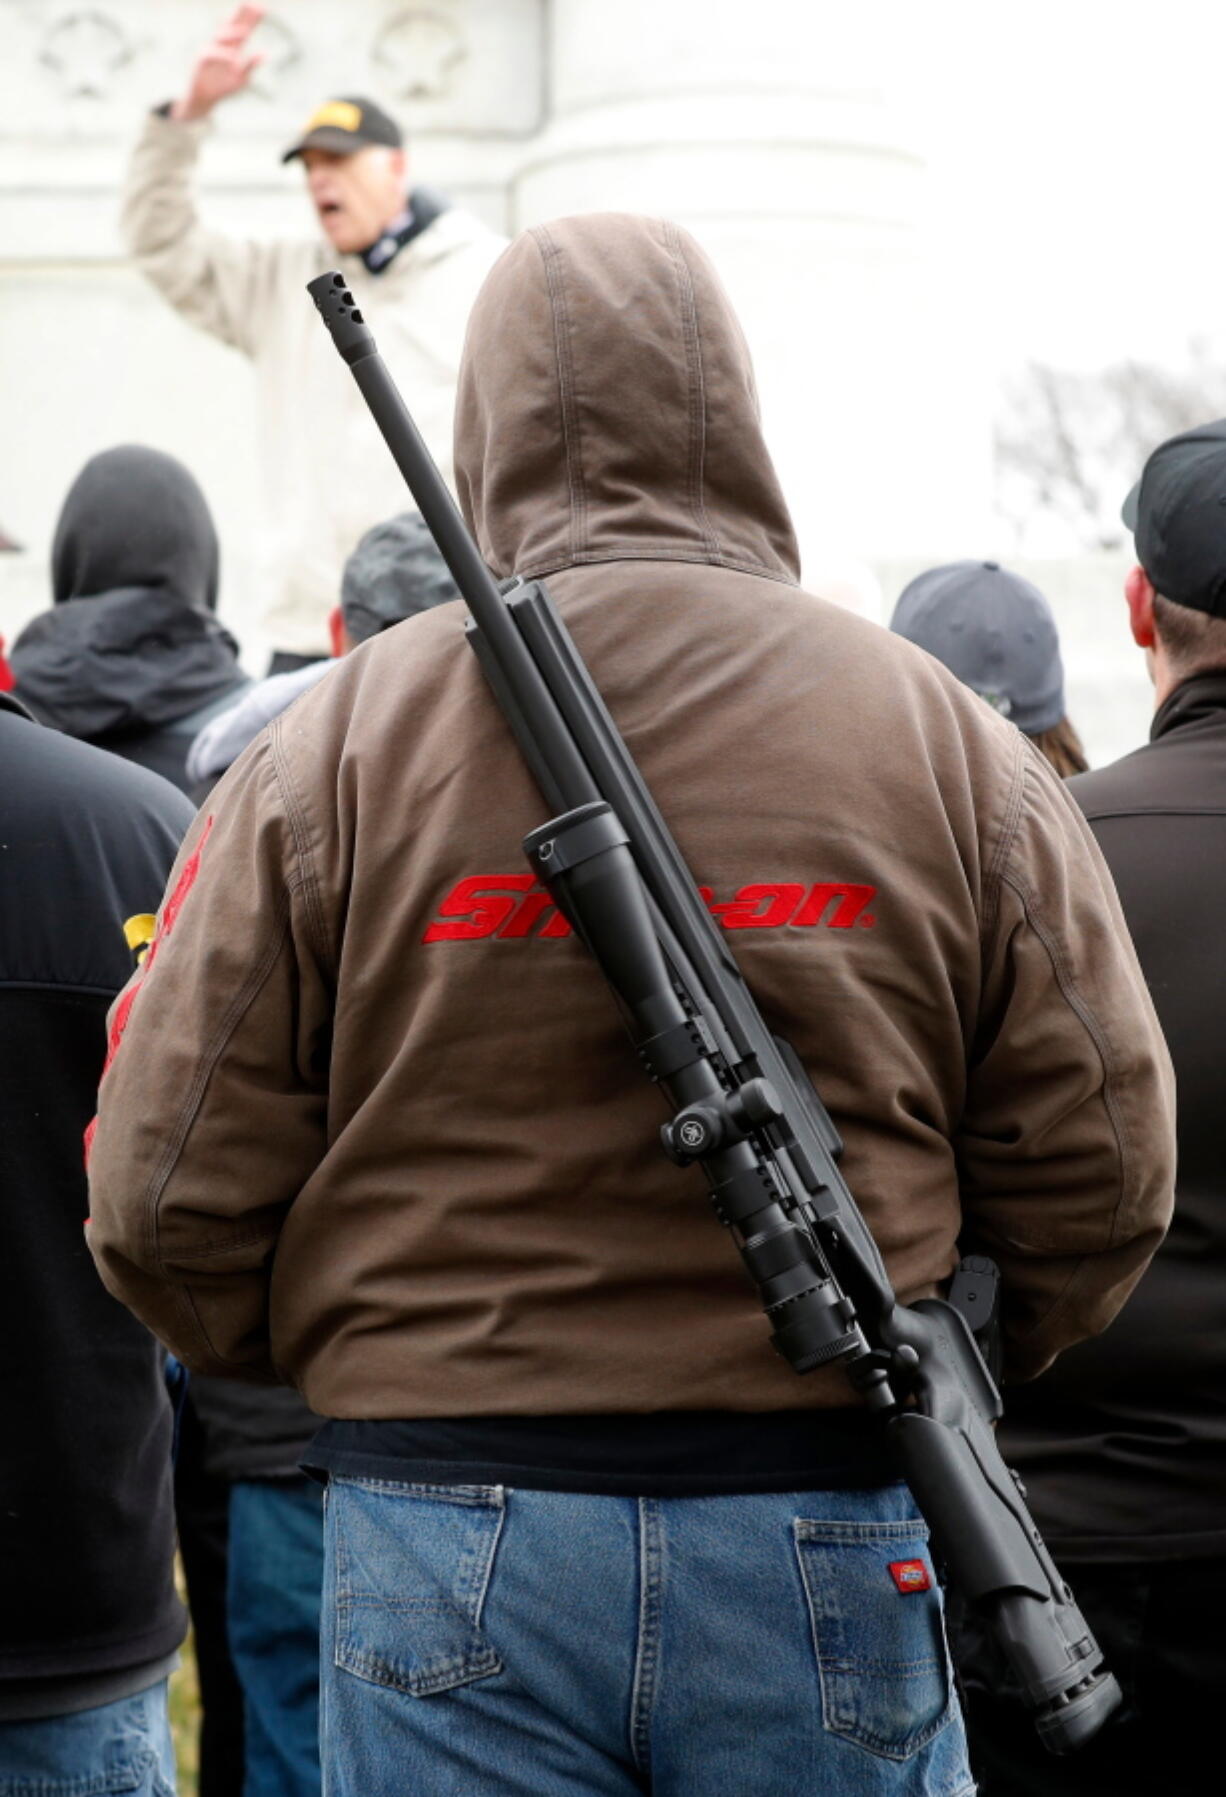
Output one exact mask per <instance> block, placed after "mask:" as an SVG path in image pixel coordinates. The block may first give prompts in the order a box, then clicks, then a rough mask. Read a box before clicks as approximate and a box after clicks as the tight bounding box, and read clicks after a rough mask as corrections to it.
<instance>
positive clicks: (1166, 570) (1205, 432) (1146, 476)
mask: <svg viewBox="0 0 1226 1797" xmlns="http://www.w3.org/2000/svg"><path fill="white" fill-rule="evenodd" d="M1120 516H1121V518H1123V520H1124V523H1125V524H1126V525H1127V526H1128V528H1129V530H1130V531H1132V533H1133V536H1134V537H1135V538H1136V545H1137V560H1138V561H1139V562H1140V564H1141V566H1142V567H1143V568H1144V570H1145V572H1146V574H1147V575H1148V576H1149V578H1150V580H1151V581H1152V582H1153V586H1154V590H1155V591H1156V592H1158V593H1160V594H1161V595H1162V597H1163V598H1164V599H1169V600H1170V601H1171V603H1172V604H1174V605H1186V606H1187V607H1188V608H1189V609H1190V610H1191V611H1203V612H1208V614H1209V616H1210V617H1212V618H1222V617H1226V418H1218V419H1215V420H1214V422H1213V423H1212V424H1202V425H1200V426H1199V427H1198V428H1197V429H1196V430H1194V431H1184V432H1183V433H1182V435H1180V436H1178V437H1171V438H1169V439H1168V441H1167V442H1165V443H1160V444H1159V445H1158V447H1157V449H1155V450H1154V453H1153V454H1152V455H1151V456H1150V458H1149V460H1148V461H1147V462H1146V464H1145V467H1144V468H1143V469H1142V471H1141V478H1140V480H1139V481H1138V482H1137V484H1136V486H1135V487H1134V488H1133V489H1132V492H1131V493H1130V494H1129V495H1128V497H1127V499H1126V500H1125V501H1124V504H1123V506H1122V508H1121V511H1120Z"/></svg>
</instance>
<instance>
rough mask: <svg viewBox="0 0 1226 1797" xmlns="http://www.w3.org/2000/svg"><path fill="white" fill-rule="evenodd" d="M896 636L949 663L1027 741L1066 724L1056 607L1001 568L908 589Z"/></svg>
mask: <svg viewBox="0 0 1226 1797" xmlns="http://www.w3.org/2000/svg"><path fill="white" fill-rule="evenodd" d="M890 629H891V630H892V631H894V633H895V635H897V636H905V637H906V639H907V641H908V642H910V643H916V644H918V646H919V647H920V648H921V649H927V651H928V653H929V655H935V656H936V658H937V660H938V661H940V662H944V664H945V666H946V667H947V668H948V669H949V671H950V673H951V674H956V675H957V676H958V679H959V680H960V681H961V682H962V684H963V685H964V686H969V687H970V688H971V690H972V692H976V693H978V694H979V696H980V698H981V699H986V700H987V702H988V704H989V705H991V706H993V707H994V709H995V710H997V711H999V712H1000V713H1001V714H1002V716H1004V717H1007V718H1008V719H1009V721H1010V723H1012V724H1016V725H1017V727H1018V729H1019V730H1022V731H1024V732H1025V733H1026V735H1027V736H1038V735H1039V734H1040V732H1041V731H1043V730H1051V729H1054V727H1055V726H1056V725H1057V724H1058V723H1059V722H1060V719H1061V718H1062V717H1063V716H1064V668H1063V666H1062V664H1061V661H1060V640H1059V637H1058V635H1057V633H1056V620H1055V618H1054V617H1053V616H1052V609H1051V606H1050V605H1049V604H1048V603H1047V601H1046V599H1045V598H1044V597H1043V595H1042V593H1040V591H1039V589H1038V587H1034V586H1031V584H1030V582H1029V581H1028V580H1023V579H1022V578H1021V576H1020V575H1019V574H1010V573H1009V571H1008V570H1007V569H1006V568H1002V567H1001V565H1000V563H999V562H949V563H948V564H946V566H944V567H941V568H929V570H928V571H927V573H925V574H920V575H917V576H916V578H915V579H914V580H913V581H912V582H911V584H910V585H909V586H907V587H904V589H903V591H902V595H901V597H900V598H899V601H898V604H897V605H896V606H895V607H894V616H893V617H892V618H891V619H890Z"/></svg>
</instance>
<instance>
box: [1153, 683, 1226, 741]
mask: <svg viewBox="0 0 1226 1797" xmlns="http://www.w3.org/2000/svg"><path fill="white" fill-rule="evenodd" d="M1221 711H1226V668H1216V669H1213V670H1211V671H1210V672H1209V673H1206V674H1193V675H1192V677H1191V679H1190V680H1185V681H1183V682H1182V684H1181V685H1179V686H1177V687H1176V688H1175V690H1174V692H1173V693H1170V694H1168V696H1167V697H1166V698H1165V699H1164V700H1163V701H1162V703H1161V705H1160V706H1159V707H1158V709H1157V711H1156V712H1155V713H1154V721H1153V723H1152V724H1151V725H1150V728H1149V740H1150V742H1157V740H1158V738H1159V737H1160V736H1165V735H1166V734H1167V733H1168V731H1171V730H1178V729H1179V728H1180V727H1181V726H1182V725H1184V724H1192V723H1196V722H1198V721H1199V720H1200V719H1201V718H1205V717H1212V716H1214V715H1215V714H1216V713H1218V712H1221Z"/></svg>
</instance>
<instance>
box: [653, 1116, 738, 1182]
mask: <svg viewBox="0 0 1226 1797" xmlns="http://www.w3.org/2000/svg"><path fill="white" fill-rule="evenodd" d="M723 1135H724V1120H723V1118H722V1117H721V1115H720V1113H719V1111H718V1110H716V1108H715V1106H714V1105H706V1104H690V1105H687V1106H686V1107H685V1109H684V1110H683V1111H678V1112H677V1115H676V1116H675V1117H674V1118H673V1120H672V1122H671V1123H666V1124H665V1125H664V1128H663V1129H662V1130H661V1131H660V1136H661V1139H662V1141H663V1143H664V1152H665V1153H666V1154H667V1155H668V1156H669V1158H670V1159H671V1160H674V1161H676V1162H677V1165H678V1166H679V1167H687V1166H688V1165H689V1163H690V1162H691V1161H697V1160H701V1159H702V1157H703V1155H704V1154H710V1153H711V1151H712V1149H714V1148H718V1147H719V1144H720V1142H721V1141H722V1140H723Z"/></svg>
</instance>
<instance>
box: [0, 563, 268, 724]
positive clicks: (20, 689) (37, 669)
mask: <svg viewBox="0 0 1226 1797" xmlns="http://www.w3.org/2000/svg"><path fill="white" fill-rule="evenodd" d="M10 659H11V662H12V667H13V672H14V674H15V675H16V676H17V697H18V698H19V699H20V700H21V701H22V703H23V704H25V705H27V706H28V707H29V709H30V710H31V711H32V712H33V714H34V716H35V717H36V718H37V719H38V720H39V722H40V723H44V724H53V725H54V726H55V728H56V729H57V730H63V731H65V732H66V733H67V734H68V735H69V736H76V737H80V738H81V739H82V740H83V741H86V742H97V741H100V740H101V739H102V738H104V737H107V736H111V735H116V734H120V733H124V732H128V731H134V730H155V729H158V728H159V727H161V726H162V725H164V724H170V723H173V722H174V721H175V720H176V719H178V718H182V717H187V716H189V715H190V714H191V713H192V712H193V711H198V710H199V709H200V708H201V707H202V706H204V705H207V704H209V702H210V701H211V700H213V699H217V698H220V697H221V696H222V694H223V693H226V692H228V691H229V690H230V689H231V688H232V687H235V686H238V685H239V684H240V683H241V682H242V681H243V678H244V676H243V672H242V669H241V668H240V667H239V665H238V644H237V643H236V642H235V641H234V638H233V637H232V636H231V635H230V633H229V631H227V630H225V629H223V627H222V626H221V625H220V624H219V623H218V621H217V619H216V618H215V617H213V616H212V614H211V613H210V612H205V611H194V610H192V609H190V608H189V607H187V606H174V605H168V604H167V602H166V594H165V591H164V589H159V590H157V591H150V590H149V589H147V588H143V587H127V588H120V589H119V590H118V591H116V592H113V593H103V594H100V595H98V596H97V597H96V598H90V599H69V600H66V601H65V603H64V604H62V605H57V606H55V607H54V608H53V609H52V610H51V611H45V612H42V613H41V614H40V615H39V616H38V617H37V618H34V619H32V620H31V622H30V623H29V624H27V625H26V628H25V629H24V630H23V631H22V633H21V635H20V636H19V637H18V639H17V641H16V643H15V644H14V646H13V653H12V656H11V658H10Z"/></svg>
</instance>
